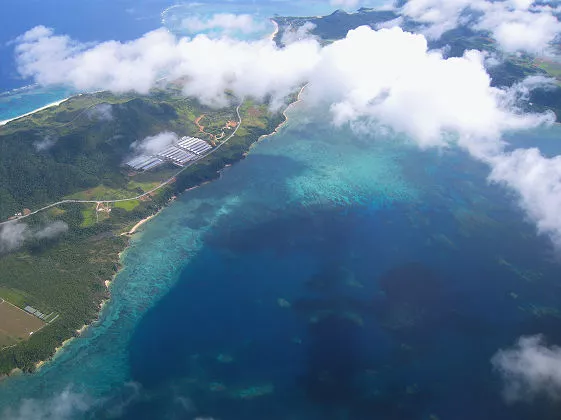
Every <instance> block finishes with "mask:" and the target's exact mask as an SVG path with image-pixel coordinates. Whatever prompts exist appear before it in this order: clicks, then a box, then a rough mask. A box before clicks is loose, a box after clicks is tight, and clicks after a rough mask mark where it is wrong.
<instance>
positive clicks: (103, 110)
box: [87, 104, 113, 121]
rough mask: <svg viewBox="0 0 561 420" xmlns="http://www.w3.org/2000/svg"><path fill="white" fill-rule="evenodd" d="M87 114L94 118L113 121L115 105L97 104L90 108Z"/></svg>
mask: <svg viewBox="0 0 561 420" xmlns="http://www.w3.org/2000/svg"><path fill="white" fill-rule="evenodd" d="M87 115H88V117H89V118H90V119H93V120H99V121H113V106H112V105H111V104H99V105H96V106H94V107H93V108H90V109H89V110H88V112H87Z"/></svg>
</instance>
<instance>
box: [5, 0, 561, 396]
mask: <svg viewBox="0 0 561 420" xmlns="http://www.w3.org/2000/svg"><path fill="white" fill-rule="evenodd" d="M331 5H332V6H335V7H349V8H356V7H359V6H361V5H363V4H362V2H360V1H356V0H355V1H352V0H351V1H342V0H334V1H333V2H332V3H331ZM388 7H390V6H388ZM394 8H395V9H396V11H397V12H399V13H401V14H402V15H403V16H405V17H409V18H414V19H416V20H417V21H419V22H421V23H422V24H423V27H422V29H421V33H417V34H412V33H408V32H406V31H404V30H403V29H401V28H400V23H402V21H400V20H399V19H398V20H396V21H395V22H392V24H391V25H389V26H391V27H389V28H380V29H372V28H370V27H360V28H356V29H354V30H352V31H350V32H349V33H348V35H347V36H346V38H344V39H342V40H339V41H335V42H333V43H332V44H330V45H322V44H321V43H319V42H318V40H316V39H315V38H314V37H312V36H309V35H308V36H307V35H306V34H305V33H300V34H299V36H295V37H292V38H290V37H289V38H287V40H288V42H287V45H286V46H285V47H284V48H279V47H278V46H277V45H276V44H275V43H274V42H272V41H271V40H269V39H259V40H253V41H247V40H240V39H237V38H235V37H232V36H231V35H232V33H233V32H236V31H242V32H251V31H253V30H255V31H258V30H259V26H260V25H261V24H262V23H261V22H259V21H256V20H254V19H253V17H252V16H251V15H250V14H244V13H241V14H233V13H219V14H215V15H213V16H205V17H201V16H194V17H190V18H188V19H187V20H186V21H185V22H183V24H184V25H186V28H187V29H188V30H189V31H190V32H193V33H196V32H198V31H202V30H208V29H221V30H222V32H221V36H207V35H199V36H190V37H182V36H178V35H174V34H172V33H170V32H169V31H167V30H165V29H156V30H152V31H147V32H146V33H144V34H142V35H140V36H138V37H134V38H132V39H130V40H128V41H119V40H115V41H105V42H99V43H95V42H91V41H89V42H86V41H88V40H84V39H75V38H73V37H71V36H69V35H66V34H65V33H64V31H60V29H59V28H55V29H53V28H50V27H48V26H43V25H38V26H36V27H34V28H32V29H30V30H28V31H25V32H22V33H21V34H20V35H19V36H18V37H17V39H16V41H15V44H14V48H15V54H16V55H15V65H16V69H17V72H18V74H19V75H20V76H21V77H23V78H26V79H30V80H33V81H34V82H36V83H39V84H41V85H47V86H49V85H58V84H64V85H69V86H72V87H73V88H75V89H77V90H80V91H88V90H98V89H107V90H111V91H113V92H127V91H134V92H138V93H140V94H144V93H147V92H149V90H150V89H151V88H152V87H154V86H155V84H156V82H157V81H158V80H159V79H160V78H161V77H162V76H170V79H178V78H182V80H185V81H186V82H185V83H184V85H183V92H184V94H185V95H187V96H191V97H197V98H198V99H199V100H201V101H202V102H203V103H205V104H208V105H210V106H214V107H222V106H226V105H228V101H229V99H228V97H227V96H226V95H225V93H224V92H225V90H229V91H231V92H233V93H234V94H235V95H236V96H237V97H239V98H242V97H253V98H256V99H259V100H264V99H265V98H267V97H272V98H273V101H272V106H273V107H277V108H278V107H282V106H284V104H285V100H286V97H287V96H288V95H289V94H290V93H292V92H294V91H295V90H297V89H298V88H299V87H300V86H302V85H304V84H306V85H307V87H306V90H305V95H304V102H305V104H306V106H308V107H314V106H322V107H324V106H326V105H327V106H328V107H329V109H330V114H331V119H332V124H333V126H334V127H338V126H342V125H351V126H352V127H353V128H354V129H356V130H360V131H361V132H362V133H369V132H371V133H372V132H376V130H377V129H379V127H384V128H386V129H389V130H393V131H395V132H398V133H404V134H406V135H407V136H408V137H409V138H410V139H411V140H412V141H414V142H415V143H416V144H417V145H418V146H419V147H420V148H450V147H459V148H462V149H464V150H465V151H467V152H468V153H469V154H470V155H471V156H472V157H473V158H474V159H477V160H479V161H481V162H483V163H485V164H487V165H488V167H489V181H490V182H493V183H498V184H501V185H504V186H505V187H506V188H509V189H510V190H512V191H513V192H514V193H515V195H516V197H517V199H518V203H519V205H520V206H521V207H522V208H523V209H524V210H525V212H526V214H527V216H528V218H529V219H530V220H532V221H533V222H534V223H535V225H536V229H537V231H538V232H539V233H541V234H545V235H548V236H549V237H550V238H551V240H552V243H553V244H554V245H556V246H557V247H559V249H561V211H560V210H559V209H561V156H557V157H546V156H544V155H543V154H542V153H541V152H540V151H539V150H538V149H535V148H519V149H515V150H509V149H508V148H507V147H506V144H505V142H504V135H505V134H506V133H509V132H512V131H517V130H526V129H532V128H535V127H538V126H541V125H547V124H552V123H553V122H554V120H555V118H554V115H552V113H547V112H546V113H542V114H533V113H524V112H522V111H521V109H522V105H523V102H524V100H525V99H526V100H527V97H528V95H527V94H528V92H529V91H530V90H531V89H534V88H536V87H542V88H548V87H549V86H552V84H553V81H552V80H549V79H547V78H545V77H533V78H529V79H527V80H524V81H522V82H520V83H518V84H516V85H514V86H512V87H510V88H496V87H492V86H491V79H490V76H489V74H488V71H487V66H488V65H490V64H489V63H490V60H489V54H488V53H486V52H482V51H477V50H473V51H467V52H466V53H465V54H464V56H462V57H454V58H446V57H445V56H444V55H443V53H442V52H441V51H431V50H430V49H429V48H428V40H430V39H435V38H438V37H440V36H441V35H442V33H443V32H445V31H446V30H450V29H453V28H455V27H457V26H458V25H461V24H466V25H469V26H471V27H472V28H473V29H478V30H486V31H489V32H490V35H491V36H492V37H493V38H494V39H495V40H496V41H497V43H498V45H499V47H500V48H501V49H502V50H503V52H505V53H525V54H529V55H543V54H553V52H552V48H551V45H552V43H553V42H554V41H555V39H556V37H558V36H559V33H561V26H560V25H561V24H560V22H559V20H558V19H557V17H556V14H557V13H558V12H559V6H558V4H556V3H553V2H541V3H539V4H538V3H535V2H532V1H531V0H505V1H503V2H490V1H487V0H470V1H468V0H410V1H409V2H407V3H406V4H405V5H404V6H403V7H394ZM468 8H469V10H470V11H472V12H476V13H477V15H476V17H473V15H470V16H471V17H469V16H468V15H466V11H467V10H468ZM261 29H262V28H261ZM366 51H368V54H365V52H366ZM493 60H494V61H496V60H500V57H493ZM172 137H173V134H172V133H163V134H162V136H160V137H156V138H152V139H148V140H146V142H144V143H142V144H141V145H139V147H141V148H142V147H149V146H150V144H151V143H152V142H159V141H168V140H169V139H170V138H172ZM4 229H6V228H4ZM24 231H25V229H23V231H22V230H21V228H20V229H19V230H18V231H17V232H11V231H10V232H8V234H10V235H12V236H13V235H16V237H18V236H17V235H20V236H22V235H25V234H24ZM0 234H2V233H1V232H0ZM4 234H6V233H5V232H4ZM560 353H561V352H560V351H559V349H558V348H555V347H553V348H551V347H547V345H546V344H545V343H544V342H543V341H542V340H541V338H539V337H538V338H536V337H533V338H532V337H531V338H521V339H520V341H519V342H518V343H516V344H515V345H514V347H513V348H511V349H505V350H502V351H500V352H499V353H497V355H496V356H495V358H494V359H493V364H494V366H495V368H496V369H497V370H498V371H499V372H500V374H501V375H502V376H503V377H504V379H505V384H506V388H505V397H506V398H529V397H532V395H535V394H540V393H541V394H545V395H547V396H549V397H551V396H552V395H554V394H555V395H557V394H558V393H557V394H556V391H558V390H559V388H560V387H561V374H559V373H558V370H550V369H548V368H547V366H548V364H550V363H553V364H554V366H556V367H558V366H559V363H560V362H561V358H560V356H559V355H560ZM552 390H553V391H552Z"/></svg>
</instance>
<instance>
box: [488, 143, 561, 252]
mask: <svg viewBox="0 0 561 420" xmlns="http://www.w3.org/2000/svg"><path fill="white" fill-rule="evenodd" d="M491 164H492V172H491V176H490V179H491V180H492V181H494V182H497V183H500V184H504V185H507V186H509V187H510V188H512V189H514V190H515V191H516V192H517V193H518V195H519V197H520V203H521V205H522V207H523V208H524V209H525V210H526V212H527V213H528V215H529V216H530V218H531V219H532V220H534V221H536V223H537V226H538V230H539V231H540V232H541V233H546V234H549V235H550V236H551V237H552V239H553V240H554V242H555V243H556V244H557V245H559V246H561V211H560V209H561V156H557V157H555V158H546V157H544V156H543V155H542V154H541V153H540V151H539V150H538V149H518V150H515V151H513V152H511V153H507V154H501V155H498V156H495V157H494V158H493V159H492V160H491Z"/></svg>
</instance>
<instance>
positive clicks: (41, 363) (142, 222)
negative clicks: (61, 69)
mask: <svg viewBox="0 0 561 420" xmlns="http://www.w3.org/2000/svg"><path fill="white" fill-rule="evenodd" d="M305 88H306V86H303V87H302V88H301V89H300V91H299V93H298V96H297V100H296V101H295V102H292V103H290V104H289V105H288V106H287V107H286V108H285V109H284V111H283V112H282V115H283V121H281V122H280V124H279V125H277V126H276V127H275V129H274V130H273V131H272V132H271V133H270V134H265V135H263V136H261V137H259V138H258V139H257V140H256V141H255V142H254V143H253V144H251V145H250V147H249V149H248V151H247V152H246V153H244V154H243V157H242V159H240V161H241V160H243V159H244V158H245V157H246V156H247V154H248V153H249V152H250V150H251V149H252V148H253V146H254V145H255V144H256V143H259V141H261V139H263V138H265V137H270V136H273V135H275V134H278V133H279V129H280V128H281V127H282V126H283V125H284V124H286V123H287V121H288V116H287V114H286V113H287V111H288V110H289V109H290V108H291V107H292V106H293V105H295V104H297V103H298V102H300V101H301V98H300V97H301V94H302V92H303V91H304V89H305ZM68 99H70V98H68ZM231 166H232V165H231V164H228V165H225V166H224V167H223V168H222V169H220V170H219V174H220V176H219V177H218V179H220V178H221V177H222V172H223V170H224V169H226V168H228V167H231ZM212 182H214V180H212V181H203V182H201V183H200V184H198V185H195V186H193V187H190V188H188V189H186V190H185V191H183V192H182V193H181V194H182V195H183V194H185V193H188V192H189V191H193V190H195V189H198V188H200V187H202V186H204V185H207V184H210V183H212ZM176 199H177V197H176V196H174V197H172V198H171V199H170V200H169V202H168V203H167V204H166V205H164V206H163V207H162V208H161V209H160V210H158V211H157V212H156V213H155V214H152V215H150V216H148V217H146V218H144V219H142V220H140V221H139V222H138V223H136V224H135V225H134V226H133V227H132V228H131V229H130V230H129V231H127V232H124V233H123V234H122V235H124V236H128V237H132V236H133V235H134V234H135V233H136V232H138V229H139V228H140V227H142V226H144V225H145V224H146V223H148V222H149V221H151V220H153V219H155V218H156V217H157V216H159V215H160V213H161V212H162V211H163V210H164V209H165V208H167V207H168V206H169V205H170V204H172V203H173V202H174V201H175V200H176ZM129 247H130V242H128V243H127V244H126V245H125V247H124V248H123V249H122V250H121V252H119V254H118V256H117V263H118V267H119V268H118V270H117V271H116V272H115V273H114V275H113V276H112V278H111V280H106V281H105V282H104V285H105V287H106V289H107V292H108V294H109V295H108V297H107V298H105V299H103V300H102V301H101V304H100V307H99V311H98V313H97V317H96V319H94V320H93V321H92V322H91V323H89V324H85V325H83V326H82V327H81V328H80V329H78V330H76V335H75V336H74V337H70V338H69V339H67V340H65V341H64V342H62V344H61V345H60V346H59V347H56V348H55V352H54V353H53V355H52V356H51V357H50V358H48V359H46V360H41V361H38V362H37V363H36V364H35V371H34V372H32V373H31V374H34V373H37V372H38V371H39V370H40V369H41V368H42V367H43V366H45V365H46V364H48V363H51V362H53V361H54V360H55V359H56V358H57V356H59V355H60V354H61V352H62V351H63V350H64V349H65V348H66V347H67V346H68V345H69V344H70V343H71V342H72V341H73V340H75V339H77V338H80V336H81V335H82V334H83V333H84V332H86V331H88V329H89V328H90V327H93V326H95V325H96V324H97V323H98V322H99V321H100V320H101V319H102V314H103V311H104V309H105V308H106V306H107V305H108V304H109V302H110V301H111V293H110V287H111V285H112V284H113V282H114V281H115V280H116V278H117V276H118V275H119V274H120V273H121V271H122V270H123V269H124V268H125V264H124V263H123V255H125V254H126V252H127V250H128V249H129ZM9 376H11V375H7V377H9Z"/></svg>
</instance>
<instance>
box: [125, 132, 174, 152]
mask: <svg viewBox="0 0 561 420" xmlns="http://www.w3.org/2000/svg"><path fill="white" fill-rule="evenodd" d="M178 140H179V136H178V135H177V134H175V133H172V132H170V131H164V132H162V133H159V134H156V135H155V136H149V137H146V138H144V139H142V140H137V141H135V142H134V143H132V144H131V149H132V150H133V153H134V154H135V155H144V154H147V155H152V154H155V153H158V152H161V151H162V150H164V149H165V148H166V147H168V146H171V145H172V144H174V143H176V142H177V141H178Z"/></svg>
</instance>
